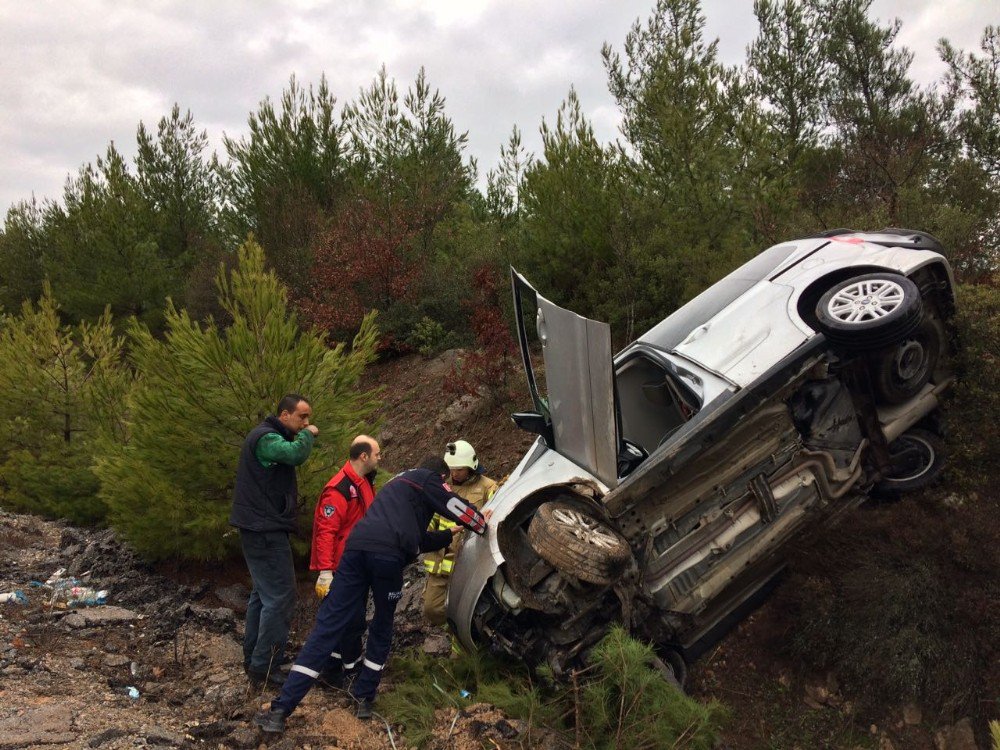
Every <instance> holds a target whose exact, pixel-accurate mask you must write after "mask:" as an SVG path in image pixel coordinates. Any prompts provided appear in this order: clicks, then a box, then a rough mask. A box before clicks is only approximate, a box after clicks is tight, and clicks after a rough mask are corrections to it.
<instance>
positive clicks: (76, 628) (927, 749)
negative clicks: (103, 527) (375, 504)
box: [0, 352, 985, 750]
mask: <svg viewBox="0 0 1000 750" xmlns="http://www.w3.org/2000/svg"><path fill="white" fill-rule="evenodd" d="M455 356H457V354H456V353H455V352H449V353H446V354H445V355H443V356H441V357H438V358H435V359H431V360H428V359H424V358H422V357H419V356H411V357H406V358H401V359H397V360H394V361H390V362H387V363H380V364H378V365H376V366H375V367H373V368H372V370H371V382H372V383H374V384H377V385H380V386H381V387H382V388H383V389H384V390H383V394H382V397H383V398H384V406H383V408H382V410H381V412H380V414H379V415H378V417H379V419H380V420H381V422H382V428H381V432H380V433H379V436H380V439H381V442H382V447H383V451H384V453H385V466H386V468H388V469H390V470H399V469H403V468H407V467H409V466H412V465H414V464H416V463H417V462H418V461H419V459H420V458H421V457H422V456H423V455H425V454H427V453H439V452H440V451H441V449H442V447H443V446H444V444H445V443H447V442H448V441H449V440H454V439H458V438H464V439H467V440H469V441H470V442H472V443H473V445H475V446H476V448H477V451H478V453H479V455H480V458H481V460H482V462H483V463H484V465H485V467H486V469H487V471H488V473H489V474H490V475H492V476H493V477H494V478H497V479H501V478H503V477H504V476H506V474H507V473H509V472H510V470H511V469H513V467H514V466H515V465H516V464H517V462H518V460H519V459H520V457H521V455H522V454H523V452H524V451H525V449H526V448H527V447H528V446H529V445H530V444H531V442H532V436H530V435H527V434H524V433H522V432H519V431H518V430H517V429H516V428H515V427H514V426H513V424H512V423H511V421H510V420H509V417H508V412H509V411H510V410H511V407H512V405H510V404H507V405H497V404H491V403H489V402H487V401H485V400H482V399H477V398H470V397H465V398H460V397H459V396H457V395H456V394H454V393H449V392H448V391H447V390H446V389H445V388H444V387H443V382H444V381H445V380H446V379H447V377H448V373H449V372H450V371H451V363H452V362H453V361H454V358H455ZM513 406H514V407H515V408H516V407H520V408H524V407H526V406H527V403H522V404H516V405H513ZM60 568H65V569H66V571H67V572H66V575H67V576H75V577H77V578H81V579H88V581H89V585H91V586H93V587H94V588H107V589H108V590H109V591H110V595H109V600H108V604H107V605H105V606H97V607H87V608H80V609H60V608H58V607H55V606H51V604H50V599H51V595H52V592H51V591H50V590H48V589H46V588H45V587H40V586H36V585H33V584H32V582H44V581H46V580H47V579H48V578H49V577H50V576H52V575H53V573H55V572H56V571H57V570H58V569H60ZM406 580H407V585H406V588H405V591H404V597H403V600H402V601H401V602H400V606H399V609H398V612H399V614H398V616H397V636H396V641H395V648H406V647H420V648H424V649H425V650H426V651H428V652H429V653H433V654H437V655H440V656H441V658H447V652H448V640H447V638H446V637H444V636H443V635H442V633H440V632H435V631H433V630H431V629H429V628H428V627H427V626H426V625H425V623H424V622H423V620H422V618H421V617H420V613H419V608H420V606H419V600H420V591H421V576H420V572H419V570H418V568H417V567H416V566H413V567H411V568H410V569H409V571H408V574H407V579H406ZM248 583H249V579H248V576H247V575H246V572H245V569H244V568H243V564H242V561H234V562H232V563H229V564H226V565H223V566H212V567H192V566H187V567H185V568H182V569H177V568H175V567H171V566H159V567H156V568H153V567H150V566H148V565H146V564H144V563H142V562H141V561H140V560H138V559H137V558H136V557H135V555H134V554H132V553H131V552H130V550H129V549H128V547H127V546H125V545H123V544H121V543H119V542H118V541H117V540H116V539H115V536H114V534H113V533H112V532H110V531H93V530H79V529H74V528H70V527H67V526H65V525H63V524H60V523H55V522H48V521H42V520H39V519H36V518H32V517H27V516H18V515H13V514H7V513H0V592H7V591H12V590H15V589H18V590H21V591H23V592H24V593H25V595H26V596H27V598H28V603H27V604H26V605H19V604H0V750H7V749H8V748H21V747H44V748H107V749H108V750H114V749H116V748H135V747H218V748H257V747H261V746H267V747H271V748H297V747H302V748H345V749H347V748H349V749H351V750H369V749H371V750H375V749H379V748H392V747H394V746H395V747H397V748H402V747H404V746H405V744H404V743H403V742H402V739H401V736H400V734H399V728H398V727H397V728H395V729H393V728H391V727H389V726H388V725H386V724H384V723H381V722H379V721H373V722H371V723H362V722H359V721H357V720H356V719H355V718H354V717H353V714H352V712H351V710H350V706H349V699H348V698H347V697H346V696H344V695H342V694H337V693H335V692H332V691H328V690H320V689H316V690H313V691H312V692H311V693H310V695H309V696H308V697H307V699H306V701H305V702H304V704H303V705H302V707H301V709H300V710H299V711H298V712H296V714H295V715H294V716H293V717H292V718H291V719H290V720H289V724H288V731H287V732H286V734H285V735H284V736H283V737H282V738H281V739H278V740H272V741H269V742H268V741H266V738H263V737H262V735H261V734H260V733H259V732H258V731H257V730H256V729H255V728H254V727H253V726H252V725H251V724H250V722H249V719H250V717H251V716H252V714H253V713H254V712H255V711H256V710H258V708H259V707H261V706H262V705H264V704H265V703H266V701H267V700H268V699H269V698H270V697H271V695H272V693H271V692H270V691H266V690H265V691H260V690H255V689H253V688H251V687H250V686H249V684H248V682H247V680H246V678H245V676H244V674H243V671H242V668H241V664H242V652H241V648H240V639H241V635H242V632H241V628H242V610H243V609H245V606H246V596H247V593H248ZM299 602H300V603H299V608H298V611H297V614H296V617H295V620H294V622H293V630H292V640H293V643H292V648H293V649H294V648H295V647H297V646H298V645H299V644H301V642H302V640H303V639H304V637H305V636H306V634H307V633H308V630H309V628H310V627H311V624H312V619H313V616H314V613H315V608H316V601H315V598H314V596H313V595H312V588H311V581H310V580H308V579H307V578H306V577H305V576H303V577H302V581H301V589H300V597H299ZM788 629H789V622H788V617H787V615H786V613H785V612H784V611H783V610H782V608H781V606H780V598H779V597H772V598H771V599H770V600H768V601H766V602H765V603H764V604H763V605H762V606H761V607H760V608H758V609H757V610H756V611H755V612H754V613H753V614H752V615H750V616H749V617H748V618H747V619H746V620H744V621H743V622H742V623H741V624H739V625H738V626H737V627H736V628H735V629H734V630H733V631H732V632H731V633H730V634H729V635H728V636H727V637H726V638H724V639H723V640H722V641H721V642H720V643H719V644H718V645H717V646H716V647H715V648H714V649H712V650H710V651H709V652H708V653H706V654H705V655H704V656H703V657H702V658H701V659H700V660H699V661H698V662H697V663H696V664H694V665H693V666H692V668H691V670H690V674H689V682H688V690H689V692H690V693H691V694H692V695H694V696H695V697H697V698H699V699H703V700H708V699H711V698H715V699H718V700H719V701H721V702H722V703H724V704H725V705H726V706H727V707H728V708H729V710H730V720H729V723H728V728H727V730H726V734H725V736H724V738H723V742H722V744H721V747H723V748H730V749H731V750H749V749H750V748H801V749H802V750H809V749H811V748H878V750H892V749H894V748H896V749H898V750H931V749H934V750H972V749H974V748H975V747H976V744H975V741H974V740H973V739H972V738H971V733H970V732H969V731H968V727H966V726H965V724H963V722H961V721H959V722H957V723H956V724H955V725H954V726H948V727H940V726H934V725H932V723H931V722H930V721H929V720H927V719H926V718H925V717H923V716H922V714H921V710H920V707H918V706H887V707H886V708H885V710H884V712H883V713H882V715H880V716H875V717H872V716H871V715H865V716H861V715H859V713H858V711H857V710H856V708H855V706H854V702H853V701H852V697H851V696H850V695H845V694H844V692H843V690H842V689H841V687H840V686H839V685H838V684H837V680H836V676H835V675H834V674H832V673H831V674H813V673H809V671H808V670H805V669H804V668H803V667H802V665H800V664H796V663H794V662H793V661H790V660H789V659H788V657H787V656H785V654H786V650H785V649H784V648H782V645H783V642H784V640H785V639H787V638H788V637H789V632H788ZM384 687H385V688H386V689H391V667H390V671H389V673H388V675H387V679H386V682H385V684H384ZM130 688H133V689H134V690H133V691H132V695H133V696H134V695H136V692H137V694H138V697H130V695H129V692H130ZM506 719H507V717H504V716H503V714H502V713H500V712H499V711H497V710H496V709H495V708H493V707H491V706H488V705H476V706H472V707H471V708H469V709H467V710H466V711H465V713H464V714H462V715H460V716H457V717H456V716H455V715H454V713H452V712H451V711H444V710H442V711H441V712H440V716H438V718H437V722H436V725H435V730H434V736H433V739H432V740H431V742H430V744H429V746H430V747H432V748H441V749H442V750H443V749H444V748H462V749H465V748H469V749H470V750H471V749H472V748H481V747H486V748H491V749H493V750H495V749H497V748H500V749H505V748H515V747H523V746H524V744H523V743H521V742H519V741H518V738H516V737H514V738H510V739H504V737H507V735H508V734H509V732H506V731H504V732H499V731H491V728H501V727H508V726H509V724H508V723H507V721H506ZM390 732H391V734H390ZM970 743H971V744H970ZM984 747H985V746H984V745H981V746H980V748H981V750H982V748H984Z"/></svg>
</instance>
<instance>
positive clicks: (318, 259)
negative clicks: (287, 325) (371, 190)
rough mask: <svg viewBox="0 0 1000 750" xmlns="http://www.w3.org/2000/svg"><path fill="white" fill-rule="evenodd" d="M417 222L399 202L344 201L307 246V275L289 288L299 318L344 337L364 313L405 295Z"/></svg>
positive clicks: (416, 267)
mask: <svg viewBox="0 0 1000 750" xmlns="http://www.w3.org/2000/svg"><path fill="white" fill-rule="evenodd" d="M418 225H419V221H418V217H416V216H412V215H410V212H409V211H408V210H407V209H406V208H405V207H404V206H402V205H399V204H397V205H394V206H381V205H377V204H375V203H374V202H373V201H371V200H368V199H364V198H359V199H357V200H354V201H352V202H351V203H349V204H348V205H346V206H345V207H344V208H343V209H342V210H341V211H340V212H339V214H338V215H337V217H336V219H335V220H334V221H333V223H332V224H331V225H330V227H329V229H327V230H326V231H325V232H323V233H322V234H321V235H320V238H319V240H318V241H317V243H316V245H315V246H314V248H313V265H312V270H311V272H310V276H309V280H308V281H307V282H306V284H305V285H304V288H303V289H301V290H297V291H298V293H294V292H293V297H294V298H295V303H296V306H297V307H298V309H299V311H300V312H301V314H302V316H303V317H304V318H305V320H306V321H307V322H308V323H311V324H313V325H314V326H316V327H317V328H320V329H323V330H326V331H328V332H330V333H331V334H332V335H334V336H349V335H351V334H353V333H354V331H355V329H356V328H357V326H358V324H359V323H360V321H361V318H362V317H363V316H364V314H365V313H366V312H368V311H370V310H375V309H377V310H383V311H384V310H386V309H387V308H388V307H389V306H391V305H392V304H393V303H395V302H398V301H400V300H406V299H410V298H411V297H412V295H413V290H414V288H415V283H414V282H415V280H416V279H417V277H418V275H419V273H420V266H421V264H420V262H419V259H418V258H417V257H416V253H415V250H414V247H415V242H414V239H415V236H416V235H417V233H418V231H419V229H418Z"/></svg>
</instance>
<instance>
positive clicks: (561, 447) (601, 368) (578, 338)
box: [511, 268, 618, 489]
mask: <svg viewBox="0 0 1000 750" xmlns="http://www.w3.org/2000/svg"><path fill="white" fill-rule="evenodd" d="M511 284H512V287H513V292H514V310H515V317H516V319H517V329H518V340H519V342H520V345H521V357H522V359H523V361H524V370H525V374H526V375H527V378H528V388H529V390H530V391H531V398H532V401H533V402H534V405H535V410H536V412H537V413H538V414H539V415H540V416H541V417H542V418H543V419H544V420H545V424H546V426H547V428H548V429H547V430H545V432H547V433H548V434H547V435H546V442H551V443H552V444H551V445H550V446H549V447H550V448H552V449H554V450H556V451H558V452H559V453H560V454H562V455H563V456H565V457H566V458H568V459H569V460H570V461H572V462H573V463H575V464H577V465H578V466H580V467H581V468H583V469H586V470H587V471H589V472H590V473H591V474H593V475H594V476H595V477H596V478H597V479H599V480H600V481H601V482H603V483H604V484H605V485H606V486H607V487H608V488H609V489H611V488H613V487H615V486H617V484H618V471H617V458H618V418H617V412H616V409H615V395H614V393H615V390H614V389H615V386H614V376H613V370H612V352H611V327H610V326H609V325H608V324H607V323H600V322H598V321H595V320H589V319H588V318H584V317H582V316H580V315H577V314H576V313H574V312H572V311H571V310H565V309H563V308H561V307H559V306H558V305H555V304H553V303H552V302H550V301H549V300H547V299H545V298H544V297H542V296H541V295H540V294H538V292H536V291H535V289H534V288H533V287H532V286H531V284H529V283H528V281H527V280H526V279H525V278H524V277H523V276H521V274H519V273H518V272H517V271H516V270H515V269H514V268H511ZM528 326H531V327H532V329H533V330H534V332H536V333H537V336H538V341H539V342H540V344H541V348H542V357H543V359H544V362H545V373H544V379H545V384H544V387H543V386H541V385H540V384H539V380H538V378H536V373H535V371H534V368H533V366H532V364H531V358H530V356H529V343H530V341H531V338H532V337H530V336H529V327H528ZM543 390H544V392H542V391H543Z"/></svg>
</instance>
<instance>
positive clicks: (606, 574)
mask: <svg viewBox="0 0 1000 750" xmlns="http://www.w3.org/2000/svg"><path fill="white" fill-rule="evenodd" d="M528 541H529V542H530V543H531V546H532V548H534V550H535V552H537V553H538V554H539V556H540V557H541V558H542V559H543V560H545V561H546V562H547V563H549V564H550V565H552V566H554V567H555V568H556V569H558V570H559V571H560V572H561V573H566V574H568V575H571V576H574V577H575V578H579V579H580V580H581V581H587V582H588V583H596V584H599V585H602V586H606V585H608V584H610V583H613V582H614V581H615V580H617V579H618V578H619V577H620V576H621V574H622V573H623V572H624V570H625V566H626V565H627V564H628V561H629V558H630V557H631V556H632V551H631V550H630V549H629V546H628V544H627V543H626V541H625V540H624V539H622V538H621V537H620V536H618V534H616V533H615V532H614V531H612V530H611V529H610V528H608V526H607V525H606V524H604V523H602V522H601V521H599V520H597V519H596V518H594V517H593V516H591V515H590V514H588V513H586V512H585V511H582V510H580V509H579V508H578V507H576V506H574V505H571V504H569V503H562V502H548V503H543V504H542V505H541V506H539V508H538V510H537V511H536V512H535V517H534V518H532V519H531V525H530V526H529V527H528Z"/></svg>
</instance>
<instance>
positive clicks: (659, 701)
mask: <svg viewBox="0 0 1000 750" xmlns="http://www.w3.org/2000/svg"><path fill="white" fill-rule="evenodd" d="M652 658H653V652H652V649H651V648H650V647H649V646H646V645H645V644H642V643H639V642H637V641H635V640H633V639H631V638H630V637H629V636H628V635H627V634H626V633H625V632H624V631H623V630H621V629H617V628H616V629H614V630H613V631H612V632H611V633H609V634H608V636H607V637H606V638H605V639H604V640H603V641H602V642H601V643H600V644H599V645H598V646H597V647H596V648H595V649H594V651H593V654H592V657H591V663H590V666H589V667H588V668H587V669H586V670H584V671H582V672H581V673H579V675H578V679H577V680H576V683H575V685H573V684H571V685H566V684H556V683H553V682H550V681H547V680H545V681H544V682H542V681H539V680H537V679H533V678H532V676H531V674H530V673H529V671H528V670H527V669H526V668H525V666H524V665H523V664H522V663H520V662H514V661H502V660H499V659H496V658H494V657H490V656H484V655H478V654H463V655H462V656H461V657H460V658H458V659H451V660H445V659H440V658H435V657H431V656H428V655H426V654H424V653H422V652H420V651H410V652H404V653H402V654H400V655H397V656H395V657H394V658H393V662H392V667H391V677H392V680H393V688H392V690H391V691H389V692H388V693H386V694H385V695H384V696H381V697H380V698H379V704H380V709H379V710H380V712H382V713H383V714H384V715H385V716H386V717H388V718H389V719H390V720H391V721H392V722H394V723H397V724H399V725H402V727H403V733H404V736H405V738H406V742H407V743H409V744H410V745H413V746H416V747H422V746H424V745H425V744H426V743H427V742H428V741H429V740H430V739H431V737H432V734H433V727H434V722H435V712H436V711H438V710H439V709H442V708H451V709H454V710H461V709H464V708H467V707H468V706H470V705H472V704H473V703H488V704H491V705H493V706H496V707H497V708H499V709H500V710H501V711H503V713H504V714H506V715H507V716H508V717H510V718H511V719H514V720H520V721H521V722H523V726H524V729H523V731H522V734H521V736H520V737H519V738H518V739H519V741H520V742H521V744H522V745H523V746H525V747H534V746H536V743H537V742H538V741H539V738H540V737H541V736H542V735H545V734H548V735H551V734H552V733H556V734H559V735H562V736H563V737H564V739H566V740H567V742H569V743H571V744H572V745H574V746H576V747H579V748H585V749H586V750H610V749H611V748H622V747H628V748H633V749H634V750H659V749H660V748H664V749H666V748H674V749H676V750H680V749H681V748H690V749H691V750H700V749H701V748H705V749H706V750H707V749H708V748H711V747H713V746H714V744H715V741H716V737H717V736H718V731H719V728H720V726H721V723H722V721H723V719H724V716H725V712H724V710H723V709H722V707H721V705H720V704H718V703H717V702H714V701H713V702H711V703H708V704H701V703H699V702H698V701H696V700H694V699H692V698H689V697H688V696H686V695H684V694H683V693H681V692H680V691H678V690H676V689H675V688H674V687H672V686H671V685H669V684H668V683H667V682H665V681H664V680H663V678H662V677H661V676H660V674H659V673H658V672H657V671H655V670H654V669H652V668H651V667H650V663H651V661H652ZM462 691H466V692H467V693H468V694H469V695H468V697H463V692H462Z"/></svg>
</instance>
